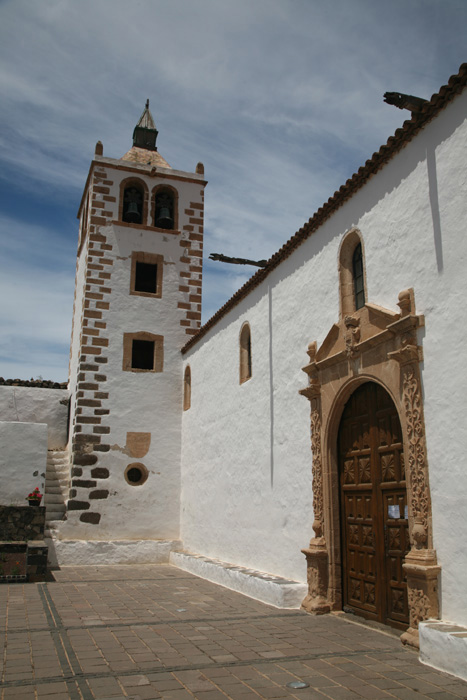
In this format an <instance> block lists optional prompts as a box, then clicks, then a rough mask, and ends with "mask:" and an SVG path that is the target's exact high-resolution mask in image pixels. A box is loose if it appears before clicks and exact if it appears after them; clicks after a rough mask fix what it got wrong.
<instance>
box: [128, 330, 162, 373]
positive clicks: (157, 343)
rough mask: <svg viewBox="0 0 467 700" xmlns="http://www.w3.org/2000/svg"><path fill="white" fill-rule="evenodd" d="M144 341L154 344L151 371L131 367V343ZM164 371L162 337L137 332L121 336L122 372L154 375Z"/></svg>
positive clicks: (145, 332)
mask: <svg viewBox="0 0 467 700" xmlns="http://www.w3.org/2000/svg"><path fill="white" fill-rule="evenodd" d="M134 340H145V341H149V342H154V363H153V368H152V369H141V368H139V367H133V366H132V355H133V341H134ZM163 369H164V336H163V335H156V334H154V333H148V332H147V331H138V332H137V333H124V334H123V363H122V370H123V371H124V372H137V373H144V374H147V373H153V374H154V373H156V372H163Z"/></svg>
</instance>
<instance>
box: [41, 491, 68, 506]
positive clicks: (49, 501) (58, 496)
mask: <svg viewBox="0 0 467 700" xmlns="http://www.w3.org/2000/svg"><path fill="white" fill-rule="evenodd" d="M64 500H65V499H64V496H63V494H62V493H46V494H45V496H44V503H45V505H46V506H49V505H50V506H51V505H53V504H57V505H63V504H64Z"/></svg>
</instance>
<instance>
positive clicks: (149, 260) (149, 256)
mask: <svg viewBox="0 0 467 700" xmlns="http://www.w3.org/2000/svg"><path fill="white" fill-rule="evenodd" d="M136 263H146V264H149V265H157V273H156V291H155V292H140V291H137V290H136V289H135V284H136ZM163 266H164V256H163V255H158V254H156V253H145V252H144V251H133V252H132V254H131V273H130V294H132V295H133V296H139V297H151V298H152V299H161V298H162V277H163Z"/></svg>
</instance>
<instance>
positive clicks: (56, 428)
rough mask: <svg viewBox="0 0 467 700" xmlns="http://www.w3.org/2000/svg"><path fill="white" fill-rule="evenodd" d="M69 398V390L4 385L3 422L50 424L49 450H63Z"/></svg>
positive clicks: (1, 395)
mask: <svg viewBox="0 0 467 700" xmlns="http://www.w3.org/2000/svg"><path fill="white" fill-rule="evenodd" d="M68 398H69V392H68V391H67V390H66V389H40V388H37V387H29V386H0V421H9V422H16V421H17V422H19V423H46V424H47V427H48V449H49V450H58V449H60V448H62V449H63V448H65V446H66V444H67V442H68V436H67V421H68Z"/></svg>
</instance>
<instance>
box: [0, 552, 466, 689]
mask: <svg viewBox="0 0 467 700" xmlns="http://www.w3.org/2000/svg"><path fill="white" fill-rule="evenodd" d="M55 577H56V581H55V582H53V583H48V584H39V585H24V586H20V585H18V584H16V585H11V586H3V587H2V588H0V625H1V627H0V630H1V632H0V636H1V642H2V646H3V648H4V651H3V661H2V662H1V670H0V672H1V685H0V698H1V700H10V698H14V699H15V700H22V699H23V698H28V699H29V698H31V699H32V698H35V699H37V698H39V699H40V700H48V699H49V700H52V699H53V700H65V699H67V700H68V699H69V698H71V699H72V700H93V699H99V700H106V699H107V698H116V699H120V698H122V699H123V698H132V699H133V700H142V699H146V700H150V699H153V698H164V699H167V700H192V699H193V698H197V699H198V700H226V699H230V700H249V699H250V698H251V700H258V698H296V699H297V700H326V699H332V700H361V698H369V699H370V700H380V699H381V700H383V699H384V698H388V699H394V698H398V699H399V700H429V699H430V700H459V698H464V699H465V698H466V697H467V683H463V682H461V681H458V680H456V679H455V678H453V677H451V676H448V675H445V674H442V673H438V672H436V671H433V670H431V669H430V668H428V667H426V666H423V665H422V664H420V663H419V662H418V659H417V654H416V653H415V652H414V651H413V650H410V649H407V648H403V647H402V646H401V644H400V641H399V639H398V636H397V635H394V634H392V633H390V632H388V631H383V632H382V631H379V630H374V629H371V628H368V627H366V626H363V625H361V624H356V623H355V622H354V621H349V620H348V619H347V617H346V616H334V615H327V616H320V617H312V616H308V615H306V614H305V613H303V612H300V611H295V610H291V611H283V610H278V609H276V608H272V607H271V606H268V605H264V604H263V603H259V602H257V601H254V600H252V599H250V598H246V597H244V596H242V595H240V594H238V593H233V592H231V591H228V590H227V589H225V588H221V587H218V586H216V585H215V584H212V583H209V582H207V581H204V580H202V579H199V578H196V577H194V576H191V575H190V574H187V573H186V572H183V571H180V570H178V569H175V568H173V567H170V566H168V565H166V566H147V567H143V566H126V567H79V568H73V567H69V568H66V569H63V570H62V571H60V572H56V574H55ZM298 680H300V681H304V682H306V683H307V684H308V688H306V689H304V690H293V689H290V688H288V687H287V684H288V683H290V682H293V681H298Z"/></svg>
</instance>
